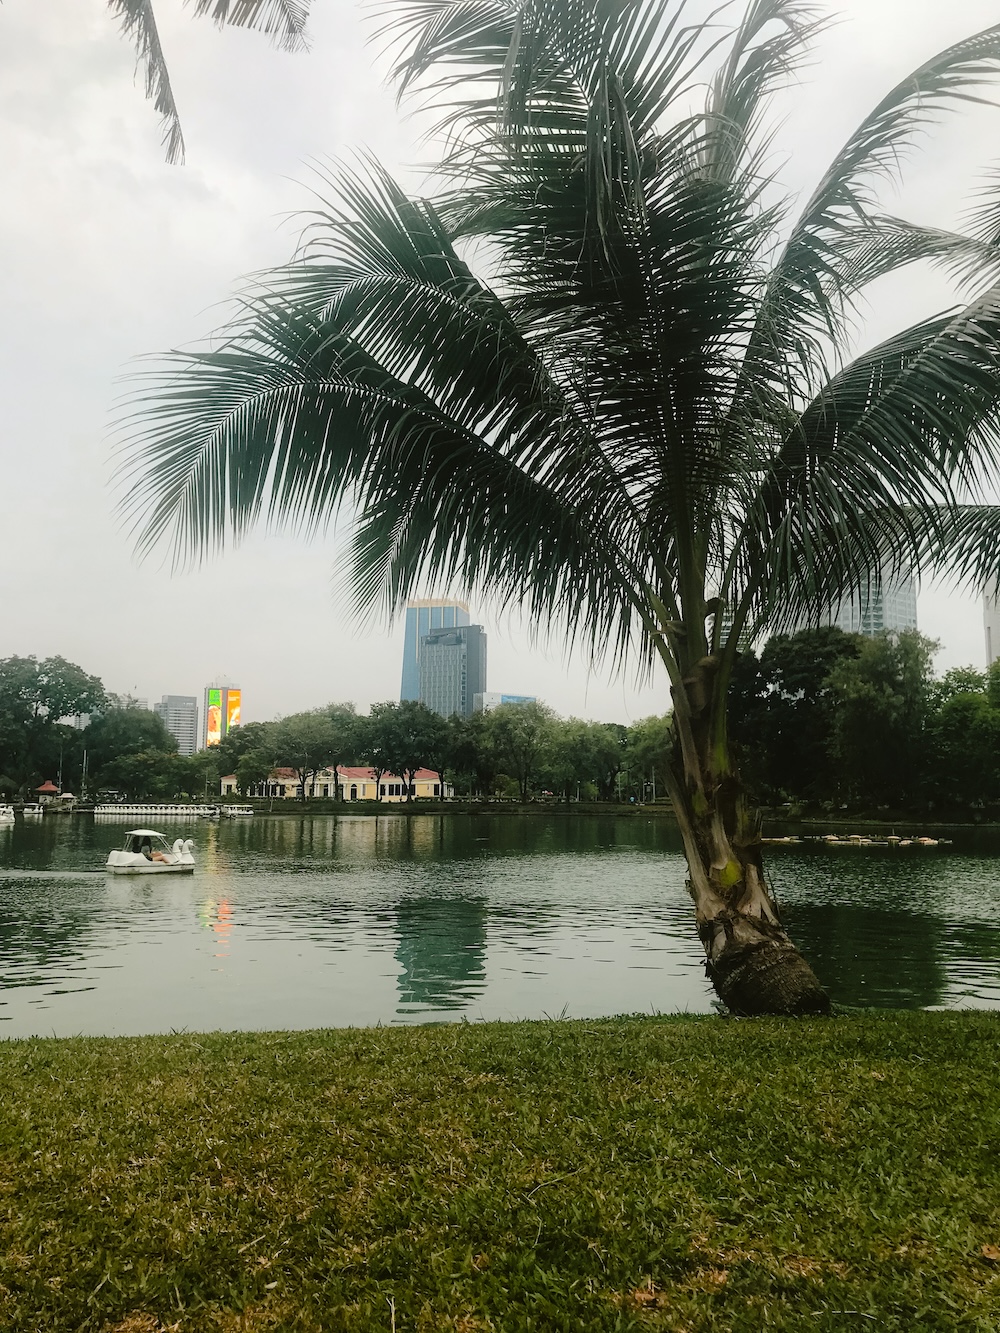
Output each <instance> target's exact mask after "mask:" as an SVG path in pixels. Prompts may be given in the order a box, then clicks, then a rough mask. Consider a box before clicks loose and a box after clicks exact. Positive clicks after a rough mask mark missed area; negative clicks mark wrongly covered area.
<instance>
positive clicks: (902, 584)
mask: <svg viewBox="0 0 1000 1333" xmlns="http://www.w3.org/2000/svg"><path fill="white" fill-rule="evenodd" d="M817 625H836V626H837V628H838V629H842V630H843V631H844V632H845V634H864V635H866V636H867V637H868V638H873V637H874V636H875V635H876V634H881V633H883V632H884V631H890V632H892V631H895V632H896V633H898V632H900V631H901V630H906V629H916V628H917V585H916V583H915V581H914V579H913V576H912V575H911V574H904V573H893V572H891V571H890V570H885V571H883V573H882V577H881V579H880V580H879V582H878V584H877V585H876V583H875V581H874V580H871V581H869V582H868V584H867V585H866V586H865V587H864V588H863V589H861V591H860V593H856V594H853V595H852V596H851V597H845V598H844V599H843V600H842V601H840V602H838V603H837V604H836V605H835V606H832V607H830V608H828V609H827V610H826V611H824V612H823V614H822V615H821V616H819V617H818V618H817V617H815V616H807V617H802V618H801V619H800V620H798V621H797V622H796V623H795V625H793V626H792V629H793V631H794V630H800V629H815V628H816V627H817Z"/></svg>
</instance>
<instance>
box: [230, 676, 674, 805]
mask: <svg viewBox="0 0 1000 1333" xmlns="http://www.w3.org/2000/svg"><path fill="white" fill-rule="evenodd" d="M668 740H669V719H668V718H666V717H653V718H646V719H644V720H643V721H641V722H638V723H635V724H634V725H633V726H631V727H625V726H622V725H620V724H618V723H609V722H588V721H585V720H583V719H582V718H576V717H570V718H561V717H559V716H558V715H557V714H556V713H555V711H554V710H553V709H551V708H549V707H547V706H546V705H545V704H542V703H537V702H533V703H518V704H504V705H502V706H501V707H499V708H495V709H492V710H490V711H489V712H484V713H476V714H474V715H473V716H472V717H468V718H462V717H458V716H455V717H451V718H443V717H440V716H439V715H438V714H437V713H434V712H432V711H431V709H429V708H427V707H426V706H425V705H424V704H421V703H416V702H412V701H403V702H401V703H397V702H395V701H387V702H385V703H377V704H373V705H372V706H371V709H370V711H369V712H368V713H367V714H359V713H358V712H357V711H356V710H355V708H354V705H353V704H345V703H341V704H330V705H328V706H327V707H326V708H317V709H312V710H310V711H308V712H304V713H295V714H292V715H291V716H290V717H286V718H280V719H278V720H277V721H274V722H251V723H247V724H245V725H244V726H242V727H239V728H236V729H234V730H233V731H232V732H230V733H229V735H227V736H226V737H225V738H224V739H223V742H222V744H221V745H220V746H219V748H218V752H217V762H218V764H219V767H220V771H221V772H224V773H226V774H229V773H231V774H234V775H235V777H236V781H237V785H238V787H239V789H240V791H241V792H244V793H246V792H248V791H252V790H256V789H259V788H260V786H261V784H263V783H264V782H266V780H267V778H268V776H269V775H270V774H271V773H272V772H273V770H274V769H275V768H291V769H292V770H293V771H294V772H295V776H296V784H297V787H298V789H299V794H300V795H301V797H302V799H308V797H309V793H310V790H311V788H312V786H313V785H314V783H315V779H316V775H317V774H318V773H319V772H320V771H322V770H323V769H328V768H334V767H336V766H337V765H341V766H343V765H353V764H359V765H363V766H366V767H370V768H372V769H373V770H374V772H375V779H376V782H378V781H379V780H380V779H381V778H382V776H383V775H385V774H388V773H391V774H394V775H395V776H397V777H400V778H402V779H403V784H404V787H405V788H406V789H407V791H408V792H410V793H411V799H412V786H413V778H414V775H415V773H416V772H417V770H418V769H421V768H426V769H430V770H431V771H432V772H434V773H437V774H440V775H441V777H442V780H443V782H445V783H447V784H449V785H451V786H452V787H453V788H454V789H455V792H456V794H457V795H459V796H464V797H470V798H476V799H481V800H494V799H508V800H521V801H529V800H533V799H536V798H538V797H546V798H552V799H560V800H564V801H567V802H568V801H571V800H574V799H584V800H604V801H610V800H616V799H625V800H630V799H631V800H641V799H643V798H644V797H651V796H655V795H656V794H657V793H656V783H657V765H658V764H659V765H660V781H661V792H662V773H663V764H664V763H665V762H666V753H667V745H668ZM337 796H338V798H340V797H341V796H342V792H341V791H340V790H339V789H338V792H337Z"/></svg>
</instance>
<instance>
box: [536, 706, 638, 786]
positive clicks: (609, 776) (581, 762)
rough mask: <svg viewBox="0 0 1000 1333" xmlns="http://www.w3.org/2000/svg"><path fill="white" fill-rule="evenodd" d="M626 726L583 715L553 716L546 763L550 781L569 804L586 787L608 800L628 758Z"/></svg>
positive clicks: (545, 768)
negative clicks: (581, 716) (579, 790)
mask: <svg viewBox="0 0 1000 1333" xmlns="http://www.w3.org/2000/svg"><path fill="white" fill-rule="evenodd" d="M624 736H625V728H624V727H621V728H619V727H615V726H613V725H612V724H610V723H606V722H586V721H584V720H583V719H582V718H578V717H571V718H567V719H565V720H563V719H553V722H552V726H551V729H550V734H549V737H548V742H547V746H546V753H545V756H544V758H543V766H544V771H545V776H546V780H547V781H548V782H550V783H551V784H552V786H553V789H555V790H558V791H561V792H562V795H563V799H564V800H565V801H566V802H567V803H568V802H569V801H570V800H571V798H572V797H573V796H574V795H575V794H576V792H577V790H578V789H581V788H583V787H593V788H596V790H597V792H598V793H599V794H600V795H601V796H602V797H603V799H605V800H608V799H610V797H611V796H612V795H613V794H614V784H615V779H616V778H617V776H618V773H619V771H620V770H621V766H622V763H623V760H624V754H625V742H624Z"/></svg>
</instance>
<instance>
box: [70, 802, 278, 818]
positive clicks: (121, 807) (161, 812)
mask: <svg viewBox="0 0 1000 1333" xmlns="http://www.w3.org/2000/svg"><path fill="white" fill-rule="evenodd" d="M94 814H95V815H102V816H110V817H111V818H113V819H132V818H134V817H135V816H136V815H141V816H144V817H146V816H149V817H152V816H153V815H156V816H158V817H159V818H160V819H191V818H194V819H244V818H247V817H248V816H250V815H252V814H253V806H252V805H175V804H172V803H170V802H164V803H163V804H160V805H142V804H131V803H127V802H125V801H121V802H113V803H111V804H108V805H95V806H94Z"/></svg>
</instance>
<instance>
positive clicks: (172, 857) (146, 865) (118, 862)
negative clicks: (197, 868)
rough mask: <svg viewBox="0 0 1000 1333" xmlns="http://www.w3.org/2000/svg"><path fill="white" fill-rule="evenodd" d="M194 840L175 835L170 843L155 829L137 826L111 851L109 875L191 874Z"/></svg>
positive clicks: (192, 869)
mask: <svg viewBox="0 0 1000 1333" xmlns="http://www.w3.org/2000/svg"><path fill="white" fill-rule="evenodd" d="M193 848H194V843H193V842H192V840H191V839H190V838H187V839H184V838H178V839H177V840H176V841H175V842H174V844H173V846H171V845H170V843H168V842H167V840H166V838H165V837H164V836H163V834H162V833H157V832H156V830H155V829H148V828H137V829H133V830H132V831H131V833H126V835H125V845H124V846H123V847H122V848H121V849H120V850H117V851H113V852H111V853H110V855H109V856H108V859H107V863H106V864H107V868H108V870H109V871H110V872H111V874H112V875H190V874H192V873H193V872H194V856H193V855H192V850H193Z"/></svg>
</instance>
